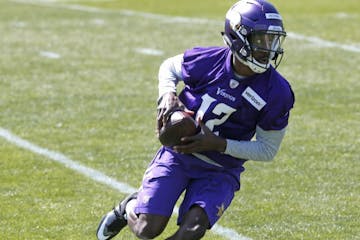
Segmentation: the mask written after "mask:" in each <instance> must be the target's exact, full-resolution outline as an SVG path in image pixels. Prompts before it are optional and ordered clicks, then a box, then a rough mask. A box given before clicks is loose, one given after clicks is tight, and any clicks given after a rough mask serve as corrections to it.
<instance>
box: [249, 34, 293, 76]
mask: <svg viewBox="0 0 360 240" xmlns="http://www.w3.org/2000/svg"><path fill="white" fill-rule="evenodd" d="M285 36H286V34H285V32H278V31H254V32H252V33H251V34H249V36H248V38H247V42H248V44H249V48H250V55H249V56H248V57H247V58H246V60H247V62H249V64H247V65H248V66H249V67H250V68H251V69H252V70H253V71H254V70H255V71H254V72H257V73H261V72H264V71H266V70H267V69H268V68H269V67H270V64H271V62H273V65H274V67H275V68H277V66H278V65H279V64H280V62H281V59H282V56H283V53H284V51H283V49H282V48H281V46H282V43H283V41H284V39H285Z"/></svg>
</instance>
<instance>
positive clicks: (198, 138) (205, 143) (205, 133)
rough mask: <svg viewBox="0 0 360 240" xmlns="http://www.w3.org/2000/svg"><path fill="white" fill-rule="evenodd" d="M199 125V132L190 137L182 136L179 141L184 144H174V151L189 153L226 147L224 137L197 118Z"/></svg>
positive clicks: (221, 149)
mask: <svg viewBox="0 0 360 240" xmlns="http://www.w3.org/2000/svg"><path fill="white" fill-rule="evenodd" d="M198 124H199V126H200V127H201V131H200V133H199V134H197V135H195V136H190V137H183V138H182V139H181V141H182V142H183V143H184V145H178V146H174V147H173V149H174V151H175V152H178V153H184V154H190V153H197V152H205V151H218V152H224V151H225V149H226V139H224V138H222V137H219V136H217V135H216V134H214V133H213V132H212V131H211V130H210V129H209V128H208V127H207V126H206V125H205V124H204V123H203V122H202V120H200V119H199V120H198Z"/></svg>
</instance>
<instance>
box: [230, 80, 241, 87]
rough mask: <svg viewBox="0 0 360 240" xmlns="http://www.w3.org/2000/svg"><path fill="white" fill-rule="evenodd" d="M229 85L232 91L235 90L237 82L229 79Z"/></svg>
mask: <svg viewBox="0 0 360 240" xmlns="http://www.w3.org/2000/svg"><path fill="white" fill-rule="evenodd" d="M229 85H230V88H232V89H234V88H236V87H237V86H239V82H238V81H236V80H235V79H231V80H230V84H229Z"/></svg>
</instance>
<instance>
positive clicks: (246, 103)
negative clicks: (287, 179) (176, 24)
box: [135, 47, 294, 226]
mask: <svg viewBox="0 0 360 240" xmlns="http://www.w3.org/2000/svg"><path fill="white" fill-rule="evenodd" d="M231 57H232V55H231V52H230V50H229V48H226V47H209V48H194V49H192V50H188V51H186V52H185V54H184V62H183V65H182V75H183V80H184V83H185V88H184V90H183V91H182V92H181V93H180V95H179V98H180V100H181V101H182V102H183V103H184V104H185V106H186V107H187V108H188V109H189V110H192V111H194V112H195V113H196V116H197V117H202V119H203V122H204V123H205V124H206V126H207V127H209V129H211V130H212V131H213V132H215V133H216V134H218V135H219V136H221V137H223V138H227V139H234V140H245V141H248V140H251V138H252V137H253V136H254V134H255V131H256V126H257V125H258V126H260V127H261V128H262V129H264V130H280V129H283V128H284V127H285V126H286V125H287V123H288V117H289V114H288V112H289V110H290V109H291V108H292V106H293V103H294V96H293V93H292V91H291V88H290V86H289V84H288V83H287V81H286V80H285V79H284V78H283V77H281V76H280V74H279V73H278V72H277V71H275V69H273V68H270V69H269V70H267V71H266V72H265V73H263V74H257V75H254V76H252V77H249V78H243V79H239V78H237V77H236V76H235V75H234V72H233V70H232V68H231ZM199 154H200V155H199ZM200 159H201V160H200ZM209 159H210V161H212V163H209V161H208V160H209ZM245 161H246V159H238V158H234V157H232V156H230V155H228V154H224V153H219V152H215V151H209V152H201V153H196V154H180V153H176V152H174V151H173V150H172V149H171V148H168V147H161V148H160V150H159V151H158V153H157V154H156V156H155V157H154V159H153V160H152V162H151V163H150V165H149V167H148V169H147V170H146V173H145V175H144V178H143V182H142V187H141V190H140V191H139V195H138V201H137V207H136V209H135V212H136V213H137V214H139V213H150V214H158V215H163V216H170V215H171V213H172V210H173V207H174V205H175V203H176V201H177V200H178V198H179V196H180V195H181V193H182V192H183V191H184V190H185V189H186V194H185V197H184V200H183V202H182V204H181V206H180V210H179V218H178V223H179V224H180V223H181V222H182V218H183V216H184V214H185V213H186V212H187V211H188V210H189V209H190V208H191V207H192V206H193V205H194V204H195V205H198V206H200V207H202V208H203V209H204V210H205V212H206V213H207V216H208V218H209V221H210V226H212V225H213V224H214V223H215V222H216V221H217V220H218V219H219V218H220V216H221V215H222V213H223V212H224V211H225V209H226V208H227V207H228V206H229V205H230V203H231V201H232V199H233V197H234V192H235V191H237V190H239V188H240V173H241V172H242V171H243V170H244V168H243V163H244V162H245ZM214 162H215V163H214Z"/></svg>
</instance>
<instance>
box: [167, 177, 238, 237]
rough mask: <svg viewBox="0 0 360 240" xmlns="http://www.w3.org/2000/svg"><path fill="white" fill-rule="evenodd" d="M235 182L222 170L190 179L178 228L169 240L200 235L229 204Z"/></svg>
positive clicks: (235, 188)
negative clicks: (205, 176)
mask: <svg viewBox="0 0 360 240" xmlns="http://www.w3.org/2000/svg"><path fill="white" fill-rule="evenodd" d="M238 187H239V185H238V182H237V181H236V180H235V179H234V178H233V177H232V176H230V175H228V174H226V173H221V172H213V173H208V177H207V178H199V179H193V180H192V181H191V184H190V185H189V186H188V188H187V189H186V194H185V197H184V200H183V202H182V204H181V206H180V212H179V219H178V224H179V229H178V231H177V232H176V233H175V234H174V235H172V236H171V237H170V238H168V240H182V239H191V240H197V239H201V238H202V237H203V236H204V235H205V233H206V230H207V229H209V228H211V227H212V226H213V225H214V224H215V223H216V222H217V221H218V220H219V218H220V217H221V215H222V214H223V213H224V211H225V209H227V207H228V206H229V205H230V203H231V201H232V199H233V197H234V192H235V191H236V190H238Z"/></svg>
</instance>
